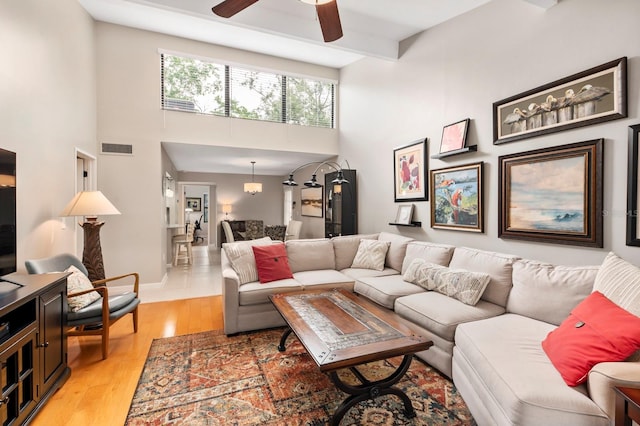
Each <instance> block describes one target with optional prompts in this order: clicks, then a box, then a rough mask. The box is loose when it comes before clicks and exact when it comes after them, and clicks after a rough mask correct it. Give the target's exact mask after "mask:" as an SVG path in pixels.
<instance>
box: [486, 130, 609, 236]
mask: <svg viewBox="0 0 640 426" xmlns="http://www.w3.org/2000/svg"><path fill="white" fill-rule="evenodd" d="M603 144H604V142H603V139H596V140H591V141H586V142H578V143H574V144H569V145H562V146H558V147H553V148H544V149H538V150H534V151H528V152H523V153H517V154H511V155H505V156H501V157H499V158H498V164H499V170H498V175H499V194H498V202H499V205H500V214H499V226H498V236H499V237H500V238H512V239H520V240H528V241H535V242H545V243H553V244H568V245H578V246H587V247H602V202H603V201H602V178H603V175H602V169H603V160H602V150H603Z"/></svg>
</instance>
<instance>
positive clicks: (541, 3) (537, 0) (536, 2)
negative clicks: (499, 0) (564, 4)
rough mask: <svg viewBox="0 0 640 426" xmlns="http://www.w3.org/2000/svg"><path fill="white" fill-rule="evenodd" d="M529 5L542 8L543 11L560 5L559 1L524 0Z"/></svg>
mask: <svg viewBox="0 0 640 426" xmlns="http://www.w3.org/2000/svg"><path fill="white" fill-rule="evenodd" d="M524 1H526V2H528V3H531V4H533V5H536V6H538V7H541V8H543V9H550V8H552V7H553V6H555V5H556V4H558V0H524Z"/></svg>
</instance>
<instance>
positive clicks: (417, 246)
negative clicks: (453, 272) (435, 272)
mask: <svg viewBox="0 0 640 426" xmlns="http://www.w3.org/2000/svg"><path fill="white" fill-rule="evenodd" d="M454 249H455V246H450V245H447V244H436V243H429V242H425V241H411V242H410V243H409V244H407V250H406V254H405V257H404V260H403V261H402V273H403V274H404V273H405V272H406V270H407V268H408V267H409V265H410V264H411V262H412V261H413V259H423V260H425V261H427V262H429V263H435V264H436V265H442V266H448V265H449V262H450V261H451V256H453V251H454Z"/></svg>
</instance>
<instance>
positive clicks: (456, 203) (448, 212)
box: [429, 162, 484, 232]
mask: <svg viewBox="0 0 640 426" xmlns="http://www.w3.org/2000/svg"><path fill="white" fill-rule="evenodd" d="M482 168H483V163H482V162H479V163H473V164H466V165H462V166H456V167H447V168H444V169H437V170H431V172H430V177H431V178H430V185H429V187H430V188H431V227H432V228H434V229H451V230H456V231H468V232H484V220H483V217H484V215H483V195H482V186H483V185H482Z"/></svg>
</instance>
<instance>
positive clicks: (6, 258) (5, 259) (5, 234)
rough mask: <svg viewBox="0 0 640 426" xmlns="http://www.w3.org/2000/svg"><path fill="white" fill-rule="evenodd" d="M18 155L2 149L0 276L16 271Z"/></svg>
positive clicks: (0, 168) (0, 158) (0, 151)
mask: <svg viewBox="0 0 640 426" xmlns="http://www.w3.org/2000/svg"><path fill="white" fill-rule="evenodd" d="M16 258H17V256H16V153H15V152H11V151H7V150H4V149H1V148H0V276H2V275H6V274H9V273H11V272H15V271H16V266H17V265H16Z"/></svg>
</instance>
